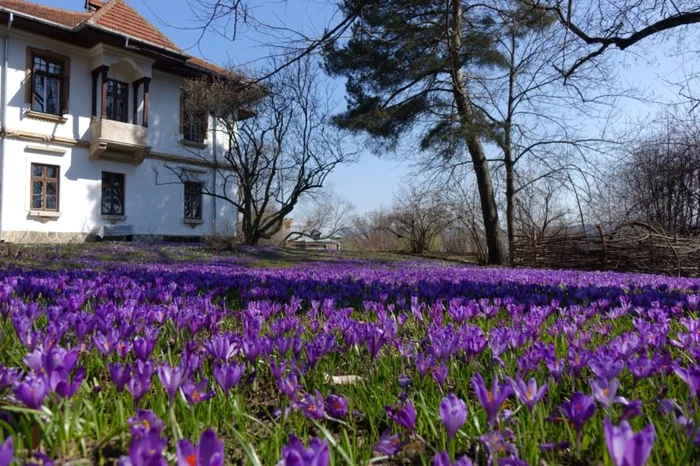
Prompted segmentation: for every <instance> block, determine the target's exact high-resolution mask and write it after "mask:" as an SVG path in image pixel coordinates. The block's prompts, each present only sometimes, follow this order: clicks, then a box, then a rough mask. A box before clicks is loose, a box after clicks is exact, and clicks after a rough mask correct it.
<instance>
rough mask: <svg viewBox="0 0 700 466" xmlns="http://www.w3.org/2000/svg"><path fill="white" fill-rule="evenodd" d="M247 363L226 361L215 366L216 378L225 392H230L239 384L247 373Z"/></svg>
mask: <svg viewBox="0 0 700 466" xmlns="http://www.w3.org/2000/svg"><path fill="white" fill-rule="evenodd" d="M245 368H246V366H245V364H243V363H237V362H230V363H228V362H225V363H220V364H217V365H215V366H214V371H213V372H214V380H216V383H218V384H219V386H220V387H221V389H222V390H223V391H224V393H228V392H229V391H230V390H231V389H232V388H233V387H235V386H236V385H238V383H239V382H240V381H241V378H242V377H243V374H245Z"/></svg>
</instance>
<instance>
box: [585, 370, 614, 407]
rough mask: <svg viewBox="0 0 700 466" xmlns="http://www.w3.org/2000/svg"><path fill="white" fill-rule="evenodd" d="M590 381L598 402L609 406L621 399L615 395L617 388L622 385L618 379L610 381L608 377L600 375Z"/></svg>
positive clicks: (594, 396)
mask: <svg viewBox="0 0 700 466" xmlns="http://www.w3.org/2000/svg"><path fill="white" fill-rule="evenodd" d="M589 383H590V385H591V391H592V393H593V398H595V399H596V400H597V401H598V403H600V404H602V405H603V406H605V407H606V408H609V407H610V405H611V404H612V403H613V401H618V400H619V399H618V398H615V395H617V389H618V387H619V386H620V383H619V382H618V381H617V379H614V380H610V381H608V379H606V378H604V377H598V378H597V379H595V380H593V379H591V380H590V381H589Z"/></svg>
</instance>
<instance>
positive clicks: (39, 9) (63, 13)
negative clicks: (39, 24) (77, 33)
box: [0, 0, 92, 28]
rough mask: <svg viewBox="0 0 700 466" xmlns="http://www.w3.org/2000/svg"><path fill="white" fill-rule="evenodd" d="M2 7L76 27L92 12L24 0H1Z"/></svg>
mask: <svg viewBox="0 0 700 466" xmlns="http://www.w3.org/2000/svg"><path fill="white" fill-rule="evenodd" d="M0 7H3V8H8V9H10V10H13V11H16V12H18V13H25V14H27V15H30V16H34V17H37V18H40V19H43V20H46V21H51V22H52V23H58V24H61V25H63V26H67V27H71V28H73V27H76V26H78V25H79V24H80V23H82V22H83V21H87V20H88V19H89V18H90V16H92V13H81V12H77V11H71V10H65V9H63V8H53V7H49V6H44V5H39V4H37V3H31V2H25V1H24V0H0Z"/></svg>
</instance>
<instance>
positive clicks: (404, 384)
mask: <svg viewBox="0 0 700 466" xmlns="http://www.w3.org/2000/svg"><path fill="white" fill-rule="evenodd" d="M412 383H413V382H412V381H411V378H410V377H409V376H407V375H406V374H401V375H399V387H401V388H408V387H410V386H411V384H412Z"/></svg>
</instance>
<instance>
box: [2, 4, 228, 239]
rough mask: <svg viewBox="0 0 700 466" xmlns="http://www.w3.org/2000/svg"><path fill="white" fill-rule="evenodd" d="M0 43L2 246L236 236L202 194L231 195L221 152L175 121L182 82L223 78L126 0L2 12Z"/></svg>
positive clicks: (208, 127)
mask: <svg viewBox="0 0 700 466" xmlns="http://www.w3.org/2000/svg"><path fill="white" fill-rule="evenodd" d="M78 1H81V0H66V3H67V4H68V3H71V2H78ZM0 36H1V37H2V38H3V47H2V50H0V54H1V56H2V73H1V74H0V112H1V113H0V125H1V130H0V240H3V241H6V242H67V241H84V240H86V239H88V238H92V237H107V236H125V237H132V238H133V237H135V238H138V237H149V238H155V239H166V240H168V239H171V240H178V239H192V238H193V237H199V236H202V235H208V234H212V233H214V232H217V231H218V232H230V231H233V229H234V228H235V225H234V224H233V222H235V219H236V213H235V211H234V209H233V207H232V206H231V205H230V204H229V203H227V202H225V201H221V200H217V199H215V198H214V197H212V196H206V195H203V194H202V187H203V184H206V185H207V186H208V189H210V190H211V189H213V187H216V189H218V190H221V189H226V190H227V192H228V193H229V196H230V195H235V187H234V186H225V185H224V182H223V178H224V177H223V176H222V175H221V174H220V173H221V170H218V169H217V168H221V167H220V166H219V164H218V160H220V158H221V154H223V153H224V151H226V150H227V148H226V147H225V145H224V143H223V141H224V140H225V139H224V138H223V137H222V136H221V135H220V134H218V133H217V131H216V126H215V122H214V121H212V119H211V118H208V120H209V121H206V119H203V118H193V117H190V116H189V115H186V114H183V112H182V111H181V109H180V105H181V87H182V85H183V82H184V80H185V79H186V78H191V77H199V76H203V75H211V74H217V73H226V71H225V70H223V69H221V68H219V67H216V66H214V65H212V64H210V63H207V62H205V61H203V60H200V59H198V58H195V57H191V56H189V55H187V54H185V53H184V52H183V51H182V50H180V49H179V48H178V47H177V46H176V45H175V44H174V43H173V42H171V41H170V40H169V39H168V38H167V37H166V36H165V35H163V34H162V33H161V32H160V31H158V29H156V28H155V27H154V26H153V25H152V24H150V23H149V22H148V21H146V20H145V19H144V18H143V17H142V16H140V15H139V14H138V13H137V12H136V11H135V10H134V9H133V8H132V7H130V6H129V5H127V4H126V3H125V1H124V0H109V1H104V2H103V1H99V0H88V1H87V2H85V9H84V10H83V11H70V10H64V9H60V8H52V7H47V6H43V5H40V4H36V3H30V2H27V1H24V0H0ZM217 139H218V140H217ZM217 157H218V158H217ZM183 174H184V175H185V176H183ZM184 178H186V179H187V180H189V181H187V182H185V183H183V182H182V181H181V180H182V179H184Z"/></svg>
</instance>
